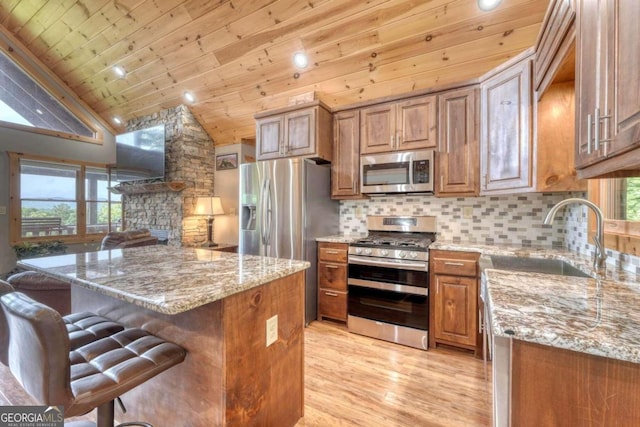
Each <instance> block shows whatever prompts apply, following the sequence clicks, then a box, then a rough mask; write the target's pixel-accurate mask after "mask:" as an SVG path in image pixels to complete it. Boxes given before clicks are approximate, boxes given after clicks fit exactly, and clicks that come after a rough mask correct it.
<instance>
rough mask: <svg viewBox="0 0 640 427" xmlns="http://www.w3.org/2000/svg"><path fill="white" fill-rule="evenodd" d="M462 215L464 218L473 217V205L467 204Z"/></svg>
mask: <svg viewBox="0 0 640 427" xmlns="http://www.w3.org/2000/svg"><path fill="white" fill-rule="evenodd" d="M462 217H463V218H464V219H471V218H473V206H465V207H463V208H462Z"/></svg>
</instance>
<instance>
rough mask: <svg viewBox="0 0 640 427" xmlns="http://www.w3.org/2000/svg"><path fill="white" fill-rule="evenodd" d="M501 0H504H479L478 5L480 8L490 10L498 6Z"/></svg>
mask: <svg viewBox="0 0 640 427" xmlns="http://www.w3.org/2000/svg"><path fill="white" fill-rule="evenodd" d="M501 1H502V0H478V7H479V8H480V10H484V11H485V12H488V11H490V10H493V9H495V8H496V7H498V5H499V4H500V2H501Z"/></svg>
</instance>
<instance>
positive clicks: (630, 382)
mask: <svg viewBox="0 0 640 427" xmlns="http://www.w3.org/2000/svg"><path fill="white" fill-rule="evenodd" d="M507 363H509V364H510V368H511V373H510V377H511V382H510V384H509V390H508V392H505V393H504V394H503V395H502V396H501V398H502V399H507V398H510V399H511V405H510V411H509V415H510V416H511V419H510V423H508V424H509V425H512V426H520V427H533V426H535V427H537V426H584V425H590V426H599V427H604V426H616V427H635V426H638V425H640V365H638V364H637V363H631V362H625V361H620V360H615V359H608V358H605V357H599V356H593V355H591V354H586V353H579V352H576V351H570V350H565V349H561V348H553V347H549V346H543V345H539V344H534V343H528V342H524V341H519V340H513V343H512V350H511V360H510V361H508V362H507ZM508 393H511V395H510V396H508ZM533 402H535V404H534V403H533ZM504 421H505V424H507V420H504Z"/></svg>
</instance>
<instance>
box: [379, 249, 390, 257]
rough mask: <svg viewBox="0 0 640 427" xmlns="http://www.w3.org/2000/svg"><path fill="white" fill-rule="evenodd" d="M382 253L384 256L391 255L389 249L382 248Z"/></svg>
mask: <svg viewBox="0 0 640 427" xmlns="http://www.w3.org/2000/svg"><path fill="white" fill-rule="evenodd" d="M380 255H382V256H387V255H389V251H388V250H386V249H382V250H381V251H380Z"/></svg>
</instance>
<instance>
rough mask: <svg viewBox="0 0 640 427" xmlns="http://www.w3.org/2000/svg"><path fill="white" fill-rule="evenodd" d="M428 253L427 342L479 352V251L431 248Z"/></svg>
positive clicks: (480, 352) (477, 354) (480, 341)
mask: <svg viewBox="0 0 640 427" xmlns="http://www.w3.org/2000/svg"><path fill="white" fill-rule="evenodd" d="M429 257H430V271H431V273H430V291H429V295H430V303H429V304H430V310H431V319H430V322H429V323H430V325H431V327H430V331H429V336H430V339H429V341H430V343H429V344H430V346H431V347H436V346H437V345H438V344H446V345H450V346H455V347H460V348H464V349H467V350H473V351H474V353H475V354H476V356H480V355H481V354H482V339H481V335H480V332H479V327H480V325H481V323H479V322H480V318H479V317H480V314H479V313H480V312H479V310H478V286H479V281H478V259H479V258H480V254H478V253H472V252H455V251H440V250H433V251H430V252H429Z"/></svg>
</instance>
